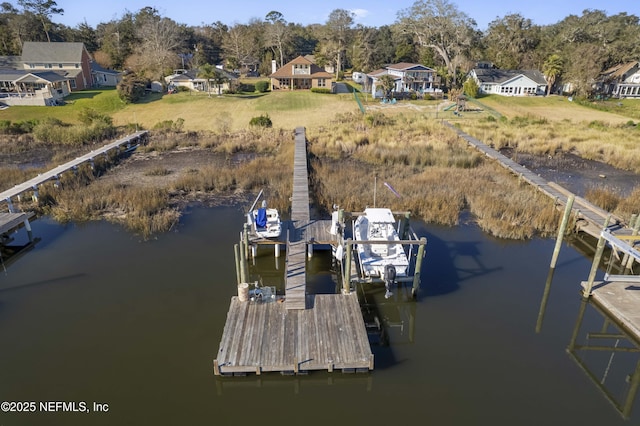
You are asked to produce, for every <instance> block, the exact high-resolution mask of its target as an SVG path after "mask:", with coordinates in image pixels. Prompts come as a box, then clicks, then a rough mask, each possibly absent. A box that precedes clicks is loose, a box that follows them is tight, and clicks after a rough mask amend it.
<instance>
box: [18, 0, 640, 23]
mask: <svg viewBox="0 0 640 426" xmlns="http://www.w3.org/2000/svg"><path fill="white" fill-rule="evenodd" d="M10 2H11V3H13V4H14V5H16V4H17V0H11V1H10ZM414 3H415V1H414V0H394V1H389V0H368V1H363V0H358V1H351V0H323V1H322V2H309V3H308V5H306V4H305V3H304V2H301V1H300V0H272V1H265V0H242V1H240V2H233V1H228V0H213V1H211V2H203V1H202V0H181V1H175V0H109V1H107V2H100V3H91V2H87V1H86V0H59V1H57V4H58V6H59V7H61V8H63V9H64V15H62V16H60V15H56V16H55V17H53V21H54V22H58V23H61V24H64V25H67V26H70V27H75V26H76V25H78V24H81V23H83V22H85V21H86V22H87V23H88V24H89V25H90V26H92V27H94V28H95V27H96V26H97V25H98V24H99V23H101V22H108V21H110V20H113V19H118V18H120V17H121V16H122V15H123V14H124V13H125V12H126V11H130V12H135V11H137V10H139V9H142V8H144V7H146V6H151V7H153V8H155V9H156V10H158V12H159V13H160V14H161V15H162V16H166V17H168V18H171V19H173V20H174V21H176V22H178V23H181V24H187V25H191V26H197V25H200V24H202V23H204V24H211V23H214V22H216V21H220V22H222V23H225V24H227V25H230V24H233V23H246V22H248V21H249V20H250V19H251V18H259V19H264V16H265V15H266V14H267V13H269V12H270V11H272V10H277V11H278V12H280V13H282V15H283V16H284V19H285V20H287V21H288V22H294V23H297V24H301V25H309V24H314V23H318V24H322V23H325V22H326V21H327V19H328V17H329V14H330V13H331V12H332V11H333V10H335V9H338V8H339V9H346V10H349V11H351V12H353V13H354V15H355V24H362V25H365V26H372V27H380V26H383V25H390V24H393V23H394V22H395V21H396V20H397V13H398V12H399V11H400V10H403V9H406V8H408V7H411V6H412V5H413V4H414ZM453 3H454V4H456V5H457V6H458V9H459V10H460V11H462V12H464V13H466V14H467V15H468V16H469V17H470V18H472V19H474V20H475V21H476V23H477V24H478V29H480V30H486V29H487V25H488V24H489V22H491V21H493V20H495V19H496V18H497V17H503V16H505V15H507V14H512V13H518V14H520V15H522V16H524V17H525V18H528V19H530V20H531V21H533V23H534V24H536V25H549V24H555V23H557V22H559V21H561V20H562V19H564V18H566V17H567V16H569V15H578V16H580V15H582V11H583V10H585V9H597V10H603V11H605V12H606V13H607V14H608V15H614V14H618V13H621V12H626V13H627V14H630V15H636V16H640V2H639V1H629V0H607V1H603V0H571V1H566V0H560V1H558V0H536V1H529V2H506V1H504V0H485V1H478V0H456V1H453Z"/></svg>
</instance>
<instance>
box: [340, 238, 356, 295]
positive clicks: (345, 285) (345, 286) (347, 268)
mask: <svg viewBox="0 0 640 426" xmlns="http://www.w3.org/2000/svg"><path fill="white" fill-rule="evenodd" d="M351 241H352V240H351V238H349V239H347V243H346V246H347V257H346V259H345V260H344V262H345V264H344V277H343V278H344V279H343V282H342V293H343V294H349V293H350V292H351V282H350V281H351V251H352V248H353V245H352V244H351Z"/></svg>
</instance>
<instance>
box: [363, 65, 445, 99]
mask: <svg viewBox="0 0 640 426" xmlns="http://www.w3.org/2000/svg"><path fill="white" fill-rule="evenodd" d="M383 75H390V76H392V77H393V79H394V81H395V85H394V89H393V92H396V93H408V92H417V93H420V94H425V93H426V94H429V93H436V92H441V90H440V77H439V76H438V75H437V73H436V71H435V70H434V69H431V68H429V67H425V66H424V65H420V64H411V63H407V62H401V63H398V64H391V65H387V66H386V67H384V68H382V69H379V70H376V71H373V72H371V73H369V74H367V83H368V85H369V87H371V94H372V95H373V97H374V98H376V97H382V96H384V93H383V91H382V89H381V87H380V83H379V80H380V77H382V76H383Z"/></svg>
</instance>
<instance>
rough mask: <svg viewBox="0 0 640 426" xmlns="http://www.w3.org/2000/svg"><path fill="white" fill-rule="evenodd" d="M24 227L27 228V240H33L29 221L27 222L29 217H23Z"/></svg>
mask: <svg viewBox="0 0 640 426" xmlns="http://www.w3.org/2000/svg"><path fill="white" fill-rule="evenodd" d="M24 229H26V230H27V236H28V237H29V242H30V243H32V242H33V232H32V231H31V223H29V218H25V220H24Z"/></svg>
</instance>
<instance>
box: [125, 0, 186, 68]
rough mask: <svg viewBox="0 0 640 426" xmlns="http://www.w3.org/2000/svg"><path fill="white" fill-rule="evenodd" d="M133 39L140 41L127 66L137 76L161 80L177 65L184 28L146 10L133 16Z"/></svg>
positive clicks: (156, 12)
mask: <svg viewBox="0 0 640 426" xmlns="http://www.w3.org/2000/svg"><path fill="white" fill-rule="evenodd" d="M135 30H136V38H137V39H138V40H139V42H138V44H137V46H136V48H135V53H136V55H135V56H134V58H133V59H135V60H134V61H132V60H131V59H132V58H130V59H129V61H128V63H129V64H130V65H131V66H132V67H133V68H134V69H135V70H136V72H138V73H143V74H145V75H147V76H148V77H150V78H160V77H162V76H163V75H165V72H167V71H169V70H170V69H173V68H175V67H176V66H177V65H178V61H179V57H178V52H180V51H182V50H183V49H182V47H183V43H184V37H183V36H184V32H183V28H182V27H181V26H180V25H178V24H177V23H176V22H174V21H173V20H171V19H169V18H163V17H161V16H160V15H159V14H158V11H157V10H155V9H153V8H150V7H146V8H143V9H140V11H139V12H138V14H137V15H136V16H135Z"/></svg>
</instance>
